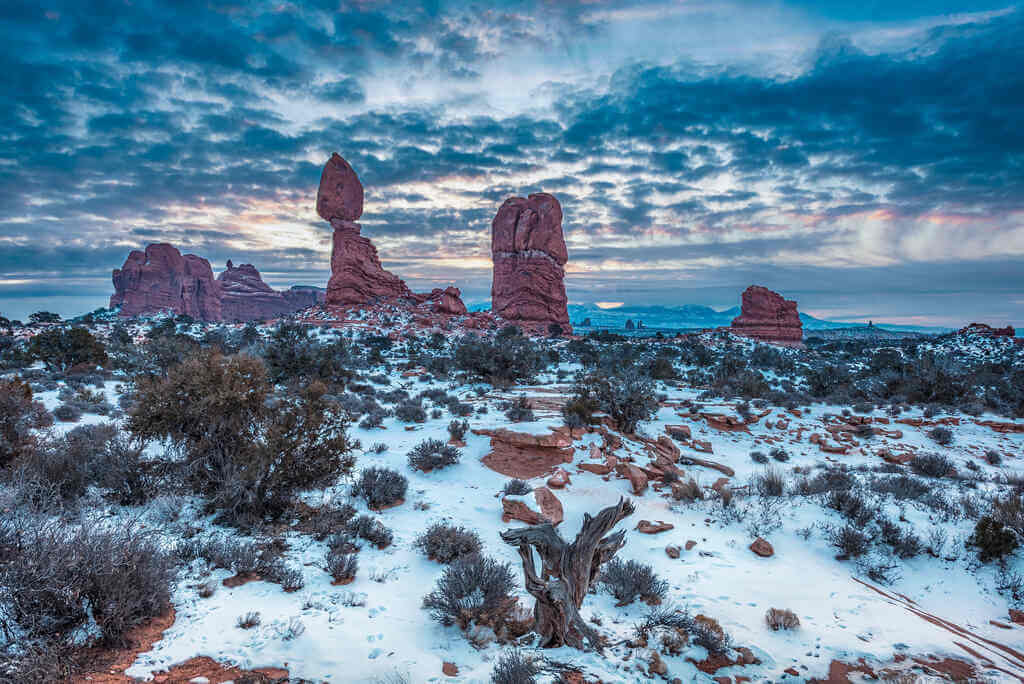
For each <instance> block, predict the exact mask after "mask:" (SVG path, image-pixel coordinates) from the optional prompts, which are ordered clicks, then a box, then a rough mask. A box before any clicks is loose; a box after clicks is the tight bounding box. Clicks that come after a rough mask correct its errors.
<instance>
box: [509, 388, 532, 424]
mask: <svg viewBox="0 0 1024 684" xmlns="http://www.w3.org/2000/svg"><path fill="white" fill-rule="evenodd" d="M505 417H506V418H508V419H509V420H511V421H512V422H513V423H528V422H530V421H532V420H533V419H534V415H533V409H532V408H530V400H529V399H527V398H526V397H525V396H522V395H520V396H518V397H516V398H515V399H514V400H512V401H511V402H510V403H509V405H508V408H507V409H505Z"/></svg>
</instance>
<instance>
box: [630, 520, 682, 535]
mask: <svg viewBox="0 0 1024 684" xmlns="http://www.w3.org/2000/svg"><path fill="white" fill-rule="evenodd" d="M674 527H675V525H673V524H671V523H667V522H663V521H661V520H659V521H657V523H652V522H651V521H650V520H641V521H640V522H639V523H637V526H636V530H637V532H641V533H643V534H658V533H659V532H667V531H668V530H671V529H673V528H674Z"/></svg>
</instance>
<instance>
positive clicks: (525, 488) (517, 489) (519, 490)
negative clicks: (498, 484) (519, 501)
mask: <svg viewBox="0 0 1024 684" xmlns="http://www.w3.org/2000/svg"><path fill="white" fill-rule="evenodd" d="M532 491H533V487H531V486H530V483H529V482H526V481H525V480H520V479H518V478H512V479H511V480H509V481H508V482H506V483H505V486H504V487H502V488H501V495H502V496H525V495H527V494H529V493H530V492H532Z"/></svg>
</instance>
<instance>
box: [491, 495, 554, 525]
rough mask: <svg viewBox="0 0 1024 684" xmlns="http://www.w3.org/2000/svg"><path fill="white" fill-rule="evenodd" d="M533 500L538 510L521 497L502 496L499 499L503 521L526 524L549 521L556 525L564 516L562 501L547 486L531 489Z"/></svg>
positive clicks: (538, 523)
mask: <svg viewBox="0 0 1024 684" xmlns="http://www.w3.org/2000/svg"><path fill="white" fill-rule="evenodd" d="M533 498H534V501H536V502H537V506H538V508H540V512H539V513H538V512H537V511H535V510H533V509H531V508H530V507H529V506H527V505H526V502H525V501H523V500H522V499H518V498H512V497H503V498H502V500H501V508H502V514H501V519H502V521H503V522H510V521H512V520H518V521H520V522H524V523H526V524H527V525H540V524H542V523H546V522H549V523H551V524H552V525H558V524H559V523H561V522H562V520H563V518H564V511H563V509H562V502H561V501H559V500H558V497H556V496H555V495H554V493H552V491H551V490H550V489H548V488H547V487H537V488H536V489H535V490H533Z"/></svg>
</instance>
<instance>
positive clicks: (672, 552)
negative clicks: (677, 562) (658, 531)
mask: <svg viewBox="0 0 1024 684" xmlns="http://www.w3.org/2000/svg"><path fill="white" fill-rule="evenodd" d="M665 555H666V556H668V557H669V558H672V559H673V560H674V559H676V558H679V547H678V546H675V545H672V544H670V545H668V546H666V547H665Z"/></svg>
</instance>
